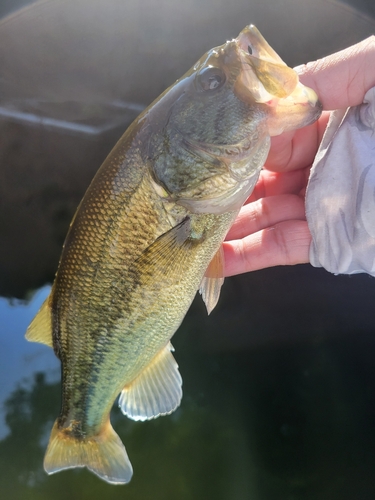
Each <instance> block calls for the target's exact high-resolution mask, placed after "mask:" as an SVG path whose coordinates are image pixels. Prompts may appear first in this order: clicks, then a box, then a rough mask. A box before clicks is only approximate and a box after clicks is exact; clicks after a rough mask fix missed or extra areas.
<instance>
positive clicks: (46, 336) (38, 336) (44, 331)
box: [25, 296, 53, 347]
mask: <svg viewBox="0 0 375 500" xmlns="http://www.w3.org/2000/svg"><path fill="white" fill-rule="evenodd" d="M25 337H26V339H27V340H28V341H29V342H40V343H41V344H46V345H48V346H49V347H52V346H53V343H52V311H51V307H50V305H49V296H48V297H47V298H46V300H45V301H44V302H43V305H42V307H41V308H40V309H39V311H38V313H37V314H36V316H35V317H34V319H33V320H32V322H31V323H30V325H29V327H28V329H27V331H26V335H25Z"/></svg>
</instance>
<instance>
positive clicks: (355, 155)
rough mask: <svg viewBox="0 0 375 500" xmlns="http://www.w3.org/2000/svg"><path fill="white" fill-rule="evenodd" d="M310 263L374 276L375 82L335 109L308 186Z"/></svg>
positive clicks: (348, 272)
mask: <svg viewBox="0 0 375 500" xmlns="http://www.w3.org/2000/svg"><path fill="white" fill-rule="evenodd" d="M306 216H307V222H308V225H309V229H310V232H311V234H312V244H311V247H310V262H311V264H312V265H313V266H315V267H324V268H325V269H327V270H328V271H330V272H332V273H335V274H355V273H368V274H371V275H373V276H375V87H374V88H372V89H371V90H369V91H368V92H367V93H366V95H365V99H364V102H363V104H362V105H360V106H356V107H353V108H349V109H347V110H339V111H335V112H333V113H332V114H331V117H330V121H329V123H328V126H327V129H326V132H325V134H324V137H323V140H322V143H321V146H320V148H319V151H318V154H317V156H316V158H315V161H314V164H313V167H312V169H311V173H310V179H309V183H308V186H307V191H306Z"/></svg>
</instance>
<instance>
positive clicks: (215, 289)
mask: <svg viewBox="0 0 375 500" xmlns="http://www.w3.org/2000/svg"><path fill="white" fill-rule="evenodd" d="M223 283H224V251H223V247H222V246H220V248H219V250H218V251H217V252H216V254H215V255H214V257H213V259H212V260H211V262H210V263H209V265H208V268H207V270H206V273H205V275H204V277H203V279H202V282H201V285H200V287H199V293H200V294H201V295H202V299H203V301H204V303H205V304H206V308H207V312H208V314H210V313H211V312H212V310H213V309H214V308H215V306H216V304H217V303H218V300H219V297H220V291H221V287H222V285H223Z"/></svg>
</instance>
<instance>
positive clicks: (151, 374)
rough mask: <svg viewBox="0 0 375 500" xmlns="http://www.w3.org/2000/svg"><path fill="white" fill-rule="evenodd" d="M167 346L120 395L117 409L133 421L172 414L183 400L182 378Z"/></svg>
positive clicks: (169, 345)
mask: <svg viewBox="0 0 375 500" xmlns="http://www.w3.org/2000/svg"><path fill="white" fill-rule="evenodd" d="M171 351H173V347H172V344H171V343H170V342H169V343H168V345H167V346H166V347H164V349H162V350H161V351H160V352H159V353H158V354H157V355H156V356H155V358H154V359H153V360H152V361H151V363H150V364H149V365H148V366H146V368H145V369H144V370H143V371H142V372H141V373H140V374H139V375H138V377H137V378H135V379H134V380H133V381H132V382H131V383H130V384H128V385H126V386H125V387H124V389H123V391H122V392H121V395H120V399H119V407H120V408H121V411H122V413H124V415H126V416H128V417H129V418H132V419H133V420H150V419H152V418H156V417H159V416H161V415H168V414H169V413H172V412H173V411H174V410H175V409H176V408H177V407H178V406H179V404H180V402H181V398H182V388H181V386H182V378H181V375H180V372H179V371H178V365H177V363H176V361H175V359H174V357H173V355H172V354H171Z"/></svg>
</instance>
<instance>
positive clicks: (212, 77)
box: [197, 66, 225, 90]
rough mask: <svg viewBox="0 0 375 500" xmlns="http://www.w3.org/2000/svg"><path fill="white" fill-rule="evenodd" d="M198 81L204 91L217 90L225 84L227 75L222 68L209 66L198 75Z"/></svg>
mask: <svg viewBox="0 0 375 500" xmlns="http://www.w3.org/2000/svg"><path fill="white" fill-rule="evenodd" d="M197 79H198V83H199V86H200V88H201V89H202V90H217V89H219V88H220V87H222V86H223V85H224V83H225V73H224V71H223V70H221V69H220V68H215V67H213V66H209V67H208V68H205V69H203V70H202V71H201V72H200V73H199V74H198V78H197Z"/></svg>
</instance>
